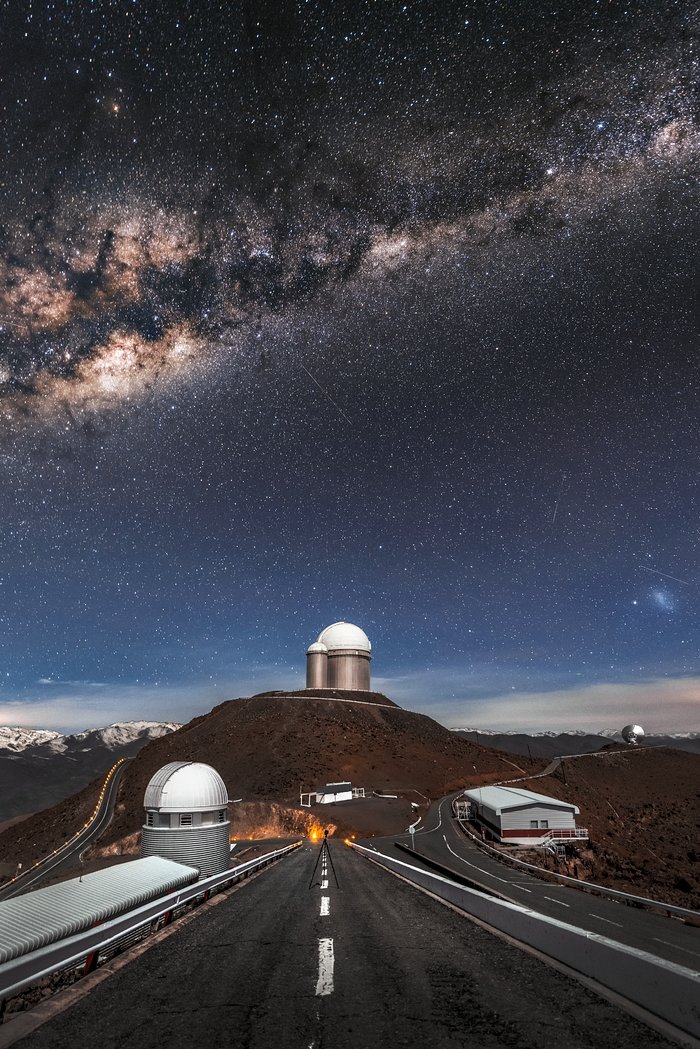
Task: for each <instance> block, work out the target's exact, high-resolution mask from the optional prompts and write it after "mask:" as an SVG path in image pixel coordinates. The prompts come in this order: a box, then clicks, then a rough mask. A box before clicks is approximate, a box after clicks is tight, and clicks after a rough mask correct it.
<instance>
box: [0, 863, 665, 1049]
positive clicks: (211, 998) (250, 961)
mask: <svg viewBox="0 0 700 1049" xmlns="http://www.w3.org/2000/svg"><path fill="white" fill-rule="evenodd" d="M317 856H318V848H317V847H316V846H314V847H313V848H311V847H309V846H303V847H302V848H301V849H299V850H298V851H297V852H295V853H293V854H292V855H291V856H289V857H288V858H286V859H283V860H282V861H281V862H279V863H278V864H276V865H275V866H273V867H272V868H270V869H269V870H268V871H266V872H264V873H262V874H261V875H260V876H259V877H257V878H256V879H254V880H252V881H251V882H249V883H246V884H245V885H244V886H243V887H242V888H241V889H240V890H239V891H237V892H234V893H232V894H231V895H229V896H228V897H226V898H225V899H224V900H223V902H221V903H219V904H218V905H216V906H212V907H211V908H210V909H208V910H206V911H205V912H203V913H200V915H199V916H198V917H197V918H196V919H195V920H193V921H192V922H190V923H189V924H187V925H185V926H184V927H181V928H180V929H177V928H175V931H174V932H173V933H172V935H170V936H169V937H168V938H167V939H163V940H161V941H160V942H157V943H155V944H154V945H153V946H152V947H151V948H150V949H149V950H147V951H145V952H144V953H143V954H141V955H140V956H139V957H137V958H135V959H134V960H133V961H132V962H130V963H129V964H127V965H125V966H124V967H123V968H122V969H120V970H119V971H117V972H116V973H115V974H113V975H112V976H111V977H109V978H108V979H107V980H105V981H103V982H102V983H100V984H98V985H97V986H95V987H94V989H92V990H91V992H90V993H89V994H88V995H86V997H84V998H83V999H82V1000H81V1001H78V1002H77V1003H75V1004H73V1005H72V1006H71V1007H70V1008H69V1009H66V1010H65V1011H64V1012H63V1013H61V1014H60V1015H58V1016H56V1017H54V1018H53V1019H51V1020H49V1021H48V1022H47V1023H46V1024H44V1025H43V1026H41V1027H39V1028H38V1029H37V1030H35V1031H34V1032H33V1034H31V1035H29V1036H27V1037H26V1038H24V1039H22V1040H20V1041H18V1042H16V1043H15V1046H16V1047H17V1049H73V1047H74V1046H76V1045H99V1046H100V1049H123V1047H124V1046H125V1045H138V1046H139V1049H156V1047H157V1049H161V1047H162V1049H200V1047H201V1049H212V1047H219V1046H221V1047H225V1049H273V1047H274V1049H331V1047H332V1049H361V1047H368V1049H369V1047H372V1049H374V1047H376V1046H391V1047H392V1049H393V1047H395V1046H420V1047H421V1049H501V1047H508V1049H535V1047H541V1046H544V1045H551V1044H553V1042H556V1043H557V1044H561V1045H566V1046H567V1047H570V1049H601V1047H602V1046H615V1047H616V1049H651V1047H652V1046H653V1047H654V1049H671V1046H672V1045H673V1044H674V1043H671V1042H669V1041H667V1040H666V1039H665V1038H663V1037H661V1036H660V1035H658V1034H656V1033H654V1032H652V1031H651V1030H650V1029H649V1028H647V1027H645V1026H644V1025H643V1024H641V1023H640V1022H639V1021H637V1020H635V1019H633V1018H632V1017H630V1016H628V1015H626V1014H625V1013H623V1012H622V1011H620V1010H619V1009H617V1008H616V1007H615V1006H613V1005H611V1004H609V1003H608V1002H606V1001H604V1000H602V999H600V998H598V997H597V996H596V995H594V994H593V993H592V992H591V991H589V990H587V989H586V988H585V987H583V986H582V985H580V984H579V983H577V982H576V981H574V980H572V979H570V978H569V977H567V976H564V975H563V974H562V973H560V972H558V971H556V970H554V969H551V968H550V967H549V966H546V965H545V964H544V963H543V962H541V961H539V960H538V959H536V958H534V957H532V956H531V955H530V954H527V953H525V952H523V951H520V950H519V949H517V948H516V947H514V946H512V945H511V944H510V943H507V942H505V941H504V940H502V939H500V938H499V937H496V936H493V935H491V934H490V933H488V932H486V931H485V930H483V929H482V928H480V927H479V926H477V925H474V924H473V923H472V922H470V921H468V920H466V919H465V918H463V917H461V916H459V915H458V914H456V913H455V912H454V911H453V910H450V909H449V908H447V907H444V906H442V905H441V904H439V903H437V902H436V901H435V900H433V899H431V898H430V897H428V896H426V895H425V894H423V893H421V892H419V891H417V890H415V889H413V888H411V887H410V886H409V885H407V884H405V883H404V882H402V881H400V880H399V879H397V878H395V877H393V876H392V875H391V874H389V873H388V872H386V871H384V870H382V869H381V868H379V867H377V866H376V865H375V864H372V863H370V862H368V861H367V860H366V859H364V858H362V857H361V856H358V855H356V854H354V853H352V852H351V850H350V849H348V848H346V847H345V846H343V845H342V844H341V843H334V844H333V845H332V846H331V856H332V859H333V862H334V866H335V870H336V871H337V875H338V880H339V888H336V886H335V882H334V879H333V874H332V871H331V869H330V867H328V868H327V869H326V870H325V871H323V869H322V868H321V867H319V868H318V870H317V877H316V879H315V884H314V885H313V887H312V888H311V889H309V881H310V879H311V876H312V871H313V868H314V864H315V862H316V859H317ZM8 1026H9V1025H8Z"/></svg>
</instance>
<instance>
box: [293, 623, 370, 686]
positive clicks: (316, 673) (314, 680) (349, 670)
mask: <svg viewBox="0 0 700 1049" xmlns="http://www.w3.org/2000/svg"><path fill="white" fill-rule="evenodd" d="M371 653H372V645H371V644H370V640H369V638H368V637H367V635H366V634H365V632H364V630H360V628H359V626H355V625H354V624H353V623H333V624H332V625H331V626H327V627H326V629H325V630H322V631H321V633H320V634H319V635H318V637H317V639H316V641H315V642H314V643H313V645H311V646H310V647H309V648H308V649H307V652H306V687H307V688H346V689H351V690H353V691H359V692H369V690H370V683H369V678H370V675H369V664H370V661H371V659H372V655H371Z"/></svg>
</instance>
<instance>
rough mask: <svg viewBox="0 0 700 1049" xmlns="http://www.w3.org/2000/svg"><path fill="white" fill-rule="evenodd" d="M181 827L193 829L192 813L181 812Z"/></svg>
mask: <svg viewBox="0 0 700 1049" xmlns="http://www.w3.org/2000/svg"><path fill="white" fill-rule="evenodd" d="M180 826H181V827H191V826H192V813H191V812H181V813H180Z"/></svg>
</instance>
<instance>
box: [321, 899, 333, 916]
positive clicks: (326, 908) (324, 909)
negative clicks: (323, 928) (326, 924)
mask: <svg viewBox="0 0 700 1049" xmlns="http://www.w3.org/2000/svg"><path fill="white" fill-rule="evenodd" d="M330 910H331V898H330V896H322V897H321V914H320V915H319V917H321V918H326V917H327V916H328V915H329V914H330Z"/></svg>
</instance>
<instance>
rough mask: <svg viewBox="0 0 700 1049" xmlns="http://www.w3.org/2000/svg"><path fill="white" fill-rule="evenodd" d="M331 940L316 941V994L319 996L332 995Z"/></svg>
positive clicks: (332, 959)
mask: <svg viewBox="0 0 700 1049" xmlns="http://www.w3.org/2000/svg"><path fill="white" fill-rule="evenodd" d="M333 965H334V958H333V940H330V939H323V940H319V941H318V980H317V981H316V994H317V995H319V996H322V995H326V994H333Z"/></svg>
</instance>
